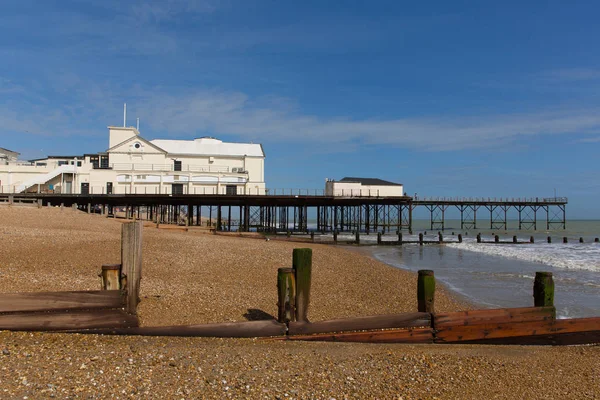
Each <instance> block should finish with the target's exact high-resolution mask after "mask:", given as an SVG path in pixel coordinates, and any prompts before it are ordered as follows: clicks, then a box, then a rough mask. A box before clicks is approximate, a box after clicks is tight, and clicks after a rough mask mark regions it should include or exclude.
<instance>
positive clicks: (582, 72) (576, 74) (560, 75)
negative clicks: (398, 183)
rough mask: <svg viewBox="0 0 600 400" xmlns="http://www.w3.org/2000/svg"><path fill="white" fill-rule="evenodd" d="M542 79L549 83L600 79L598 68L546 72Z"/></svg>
mask: <svg viewBox="0 0 600 400" xmlns="http://www.w3.org/2000/svg"><path fill="white" fill-rule="evenodd" d="M541 76H542V79H543V80H545V81H549V82H555V83H561V82H565V83H567V82H581V81H591V80H598V79H600V69H598V68H564V69H556V70H552V71H546V72H544V73H543V74H542V75H541Z"/></svg>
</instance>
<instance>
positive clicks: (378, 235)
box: [377, 232, 381, 244]
mask: <svg viewBox="0 0 600 400" xmlns="http://www.w3.org/2000/svg"><path fill="white" fill-rule="evenodd" d="M377 244H381V232H377Z"/></svg>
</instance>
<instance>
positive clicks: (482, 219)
mask: <svg viewBox="0 0 600 400" xmlns="http://www.w3.org/2000/svg"><path fill="white" fill-rule="evenodd" d="M0 202H5V203H9V204H14V203H34V204H37V205H38V206H40V207H42V206H61V205H62V206H67V207H70V206H73V205H77V206H78V207H79V208H80V209H82V210H87V211H88V212H99V213H102V214H105V215H114V214H115V213H116V212H117V211H119V210H121V211H122V212H124V213H125V214H124V215H126V216H127V217H128V218H134V217H135V218H137V219H146V220H151V221H154V222H158V223H175V224H177V223H179V224H181V223H184V224H186V225H201V224H208V225H211V226H214V227H215V228H216V229H217V230H226V231H250V230H256V231H264V232H287V231H291V232H309V231H318V232H334V231H337V232H356V231H359V232H383V233H385V232H399V231H401V230H407V231H409V232H411V231H412V228H413V212H414V211H415V210H417V209H419V208H424V209H426V210H427V213H428V214H429V220H430V229H431V230H440V231H443V230H444V229H445V227H446V226H445V225H446V220H447V219H448V213H449V212H450V211H452V212H454V213H455V215H456V216H460V225H461V229H466V230H473V229H497V230H503V229H507V228H508V221H509V216H510V217H511V218H510V219H514V220H516V221H517V222H518V229H521V230H532V229H533V230H537V229H538V228H541V229H546V230H553V229H565V228H566V206H567V203H568V199H567V198H565V197H552V198H446V197H437V198H431V197H429V198H420V197H414V198H413V197H410V196H402V197H379V196H368V197H341V196H335V197H330V196H321V195H306V194H304V195H301V194H298V195H294V194H288V195H195V194H179V195H178V194H60V193H44V194H41V193H15V194H0ZM309 220H310V221H311V222H310V223H309Z"/></svg>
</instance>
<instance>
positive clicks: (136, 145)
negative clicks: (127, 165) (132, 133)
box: [133, 142, 142, 149]
mask: <svg viewBox="0 0 600 400" xmlns="http://www.w3.org/2000/svg"><path fill="white" fill-rule="evenodd" d="M133 147H135V148H136V149H139V148H140V147H142V145H141V144H140V143H137V142H136V143H135V144H134V145H133Z"/></svg>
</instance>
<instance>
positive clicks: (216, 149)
mask: <svg viewBox="0 0 600 400" xmlns="http://www.w3.org/2000/svg"><path fill="white" fill-rule="evenodd" d="M150 143H152V144H153V145H155V146H158V147H160V148H161V149H163V150H165V151H166V152H168V153H171V154H190V155H203V156H249V157H264V156H265V153H264V152H263V149H262V146H261V145H260V144H254V143H228V142H223V141H221V140H218V139H214V138H208V137H203V138H199V139H194V140H163V139H155V140H151V141H150Z"/></svg>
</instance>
